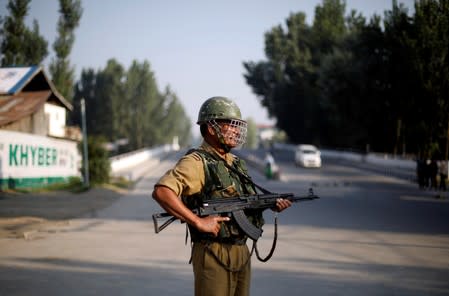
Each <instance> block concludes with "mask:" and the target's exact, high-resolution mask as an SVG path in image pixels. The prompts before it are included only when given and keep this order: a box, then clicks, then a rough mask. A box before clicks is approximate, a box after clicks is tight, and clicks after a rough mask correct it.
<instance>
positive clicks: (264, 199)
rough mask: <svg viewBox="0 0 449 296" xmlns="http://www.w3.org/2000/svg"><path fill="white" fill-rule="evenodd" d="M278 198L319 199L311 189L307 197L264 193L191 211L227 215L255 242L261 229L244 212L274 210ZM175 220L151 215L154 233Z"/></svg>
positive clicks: (170, 217) (291, 199)
mask: <svg viewBox="0 0 449 296" xmlns="http://www.w3.org/2000/svg"><path fill="white" fill-rule="evenodd" d="M279 198H283V199H288V200H290V201H292V202H301V201H309V200H314V199H317V198H319V197H318V196H316V195H315V194H314V193H313V190H312V188H310V189H309V194H308V195H307V196H294V194H293V193H265V194H255V195H244V196H239V197H233V198H218V199H213V200H209V201H208V202H205V203H203V204H202V205H201V206H199V207H197V208H195V209H192V212H194V213H195V214H196V215H198V216H200V217H204V216H209V215H222V214H227V215H228V216H229V217H231V216H232V217H233V218H234V219H235V221H236V222H237V224H238V225H239V226H240V228H241V229H242V230H243V231H244V232H245V233H246V234H247V235H248V237H250V238H251V239H252V240H253V241H257V240H258V239H259V237H260V236H261V235H262V229H261V228H257V227H256V226H254V225H253V224H252V223H251V222H250V221H249V220H248V218H247V217H246V215H245V213H244V210H247V209H254V210H260V211H264V210H266V209H271V208H275V207H276V201H277V199H279ZM164 218H169V220H167V221H165V222H164V223H163V224H162V225H160V226H159V225H158V219H164ZM176 219H177V218H176V217H173V216H172V215H170V214H169V213H156V214H153V222H154V231H155V232H156V233H159V232H160V231H162V230H163V229H164V228H165V227H167V226H168V225H170V224H171V223H172V222H173V221H175V220H176Z"/></svg>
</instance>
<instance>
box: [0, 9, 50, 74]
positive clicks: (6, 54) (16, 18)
mask: <svg viewBox="0 0 449 296" xmlns="http://www.w3.org/2000/svg"><path fill="white" fill-rule="evenodd" d="M29 3H30V0H10V1H9V2H8V6H7V9H8V10H9V12H10V15H9V16H6V18H5V19H4V20H2V21H0V24H2V25H3V28H2V30H1V31H0V39H1V54H0V57H1V66H2V67H6V66H29V65H38V64H40V63H41V62H42V61H43V60H44V59H45V57H46V56H47V55H48V50H47V47H48V43H47V41H46V40H45V39H44V37H42V36H41V35H40V32H39V24H38V23H37V21H36V20H34V22H33V30H29V29H28V28H27V27H26V26H25V17H26V16H27V14H28V5H29Z"/></svg>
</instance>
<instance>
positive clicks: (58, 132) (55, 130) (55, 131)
mask: <svg viewBox="0 0 449 296" xmlns="http://www.w3.org/2000/svg"><path fill="white" fill-rule="evenodd" d="M44 112H45V115H46V116H47V118H48V135H49V136H54V137H64V136H65V120H66V110H65V108H64V107H60V106H56V105H53V104H50V103H45V105H44Z"/></svg>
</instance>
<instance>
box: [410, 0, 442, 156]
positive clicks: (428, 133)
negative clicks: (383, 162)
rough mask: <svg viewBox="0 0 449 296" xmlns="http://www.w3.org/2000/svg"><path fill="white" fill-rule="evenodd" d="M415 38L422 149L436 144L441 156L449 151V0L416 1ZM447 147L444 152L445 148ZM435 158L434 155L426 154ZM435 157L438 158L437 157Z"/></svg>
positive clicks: (412, 41) (413, 44) (412, 40)
mask: <svg viewBox="0 0 449 296" xmlns="http://www.w3.org/2000/svg"><path fill="white" fill-rule="evenodd" d="M414 29H415V31H414V32H415V35H412V36H411V40H410V46H411V47H412V50H413V54H414V58H413V59H412V60H411V61H412V64H413V67H414V70H415V71H416V72H417V73H418V74H419V83H420V85H421V86H422V88H421V90H422V91H421V92H420V93H419V95H420V96H421V97H420V103H419V105H418V107H419V110H421V112H422V116H420V118H421V121H420V125H421V126H422V127H423V128H424V129H423V130H424V133H425V135H424V137H425V139H423V140H422V142H421V143H422V144H421V147H420V148H421V149H422V150H423V151H426V150H430V149H431V147H434V146H435V145H437V147H438V149H437V150H439V152H440V153H441V156H443V157H444V158H446V159H447V158H448V150H449V118H448V117H449V115H448V114H449V81H448V77H449V53H448V48H449V1H448V0H439V1H437V0H429V1H424V0H421V1H417V2H416V4H415V16H414ZM443 147H445V149H444V148H443ZM427 156H428V157H429V156H432V155H427ZM435 156H436V155H435Z"/></svg>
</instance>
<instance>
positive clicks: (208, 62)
mask: <svg viewBox="0 0 449 296" xmlns="http://www.w3.org/2000/svg"><path fill="white" fill-rule="evenodd" d="M7 2H8V1H7V0H0V14H1V15H5V14H6V4H7ZM398 2H399V3H404V4H405V5H406V6H407V7H409V8H410V9H413V3H414V1H413V0H399V1H398ZM321 3H322V2H321V0H296V1H293V0H269V1H267V0H265V1H263V0H259V1H256V0H250V1H246V0H238V1H235V0H227V1H213V0H190V1H186V0H184V1H183V0H160V1H155V0H128V1H123V0H90V1H85V0H84V1H82V6H83V9H84V12H83V15H82V18H81V21H80V26H79V27H78V28H77V29H76V32H75V34H76V40H75V44H74V47H73V49H72V52H71V56H70V60H71V63H72V65H74V66H75V69H76V75H77V79H78V78H79V76H80V72H81V70H82V69H87V68H93V69H95V70H98V69H100V68H104V67H105V66H106V61H107V60H108V59H110V58H115V59H116V60H117V61H118V62H119V63H120V64H122V65H123V66H124V67H125V68H128V67H129V66H130V64H131V62H132V61H133V60H137V61H138V62H143V61H145V60H147V61H148V62H149V63H150V64H151V69H152V71H153V72H154V73H155V76H156V80H157V83H158V87H159V89H160V90H161V91H163V90H164V88H165V87H166V86H167V85H169V86H170V87H171V89H172V91H174V92H175V93H176V94H177V96H178V97H179V99H180V100H181V103H182V104H183V105H184V107H185V110H186V112H187V114H188V116H189V117H190V118H191V120H192V124H194V122H195V121H196V119H197V112H198V109H199V107H200V105H201V103H202V102H203V101H204V100H205V99H207V98H209V97H211V96H216V95H221V96H227V97H230V98H232V99H234V100H235V101H236V102H237V104H238V105H239V106H240V108H241V111H242V115H243V117H244V118H247V117H252V118H253V119H254V120H255V121H256V122H257V123H263V124H266V123H273V122H274V121H273V120H270V119H269V118H268V117H267V113H266V111H265V109H263V108H262V107H261V106H260V104H259V101H258V100H257V98H256V96H255V95H254V94H253V93H252V92H251V89H250V87H249V86H247V85H246V83H245V79H244V77H243V72H244V68H243V65H242V62H243V61H260V60H263V59H265V55H264V33H265V32H266V31H268V30H270V29H271V28H272V27H274V26H277V25H279V24H282V25H284V24H285V20H286V18H287V17H288V16H289V14H290V13H292V12H299V11H302V12H305V13H306V15H307V22H308V23H311V22H312V18H313V14H314V9H315V7H316V6H317V5H318V4H321ZM391 3H392V0H347V7H346V12H349V11H350V10H351V9H356V10H358V11H360V12H362V14H363V15H364V16H365V17H367V18H369V17H370V16H372V15H373V14H374V13H377V14H379V15H381V16H383V13H384V11H385V10H388V9H390V8H391V5H392V4H391ZM58 9H59V4H58V0H32V1H31V6H30V11H29V15H28V18H27V23H28V24H31V22H32V20H33V19H36V20H37V21H38V22H39V26H40V30H41V34H43V35H44V37H45V38H46V39H47V41H48V42H49V51H50V55H49V57H48V58H47V59H46V60H45V62H44V67H45V69H46V70H47V69H48V68H47V66H48V64H49V62H50V60H51V59H52V58H53V56H54V53H53V48H52V44H53V42H54V40H55V38H56V24H57V19H58V16H59V14H58ZM196 130H197V128H196V127H195V126H193V131H194V132H195V134H197V132H196Z"/></svg>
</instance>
